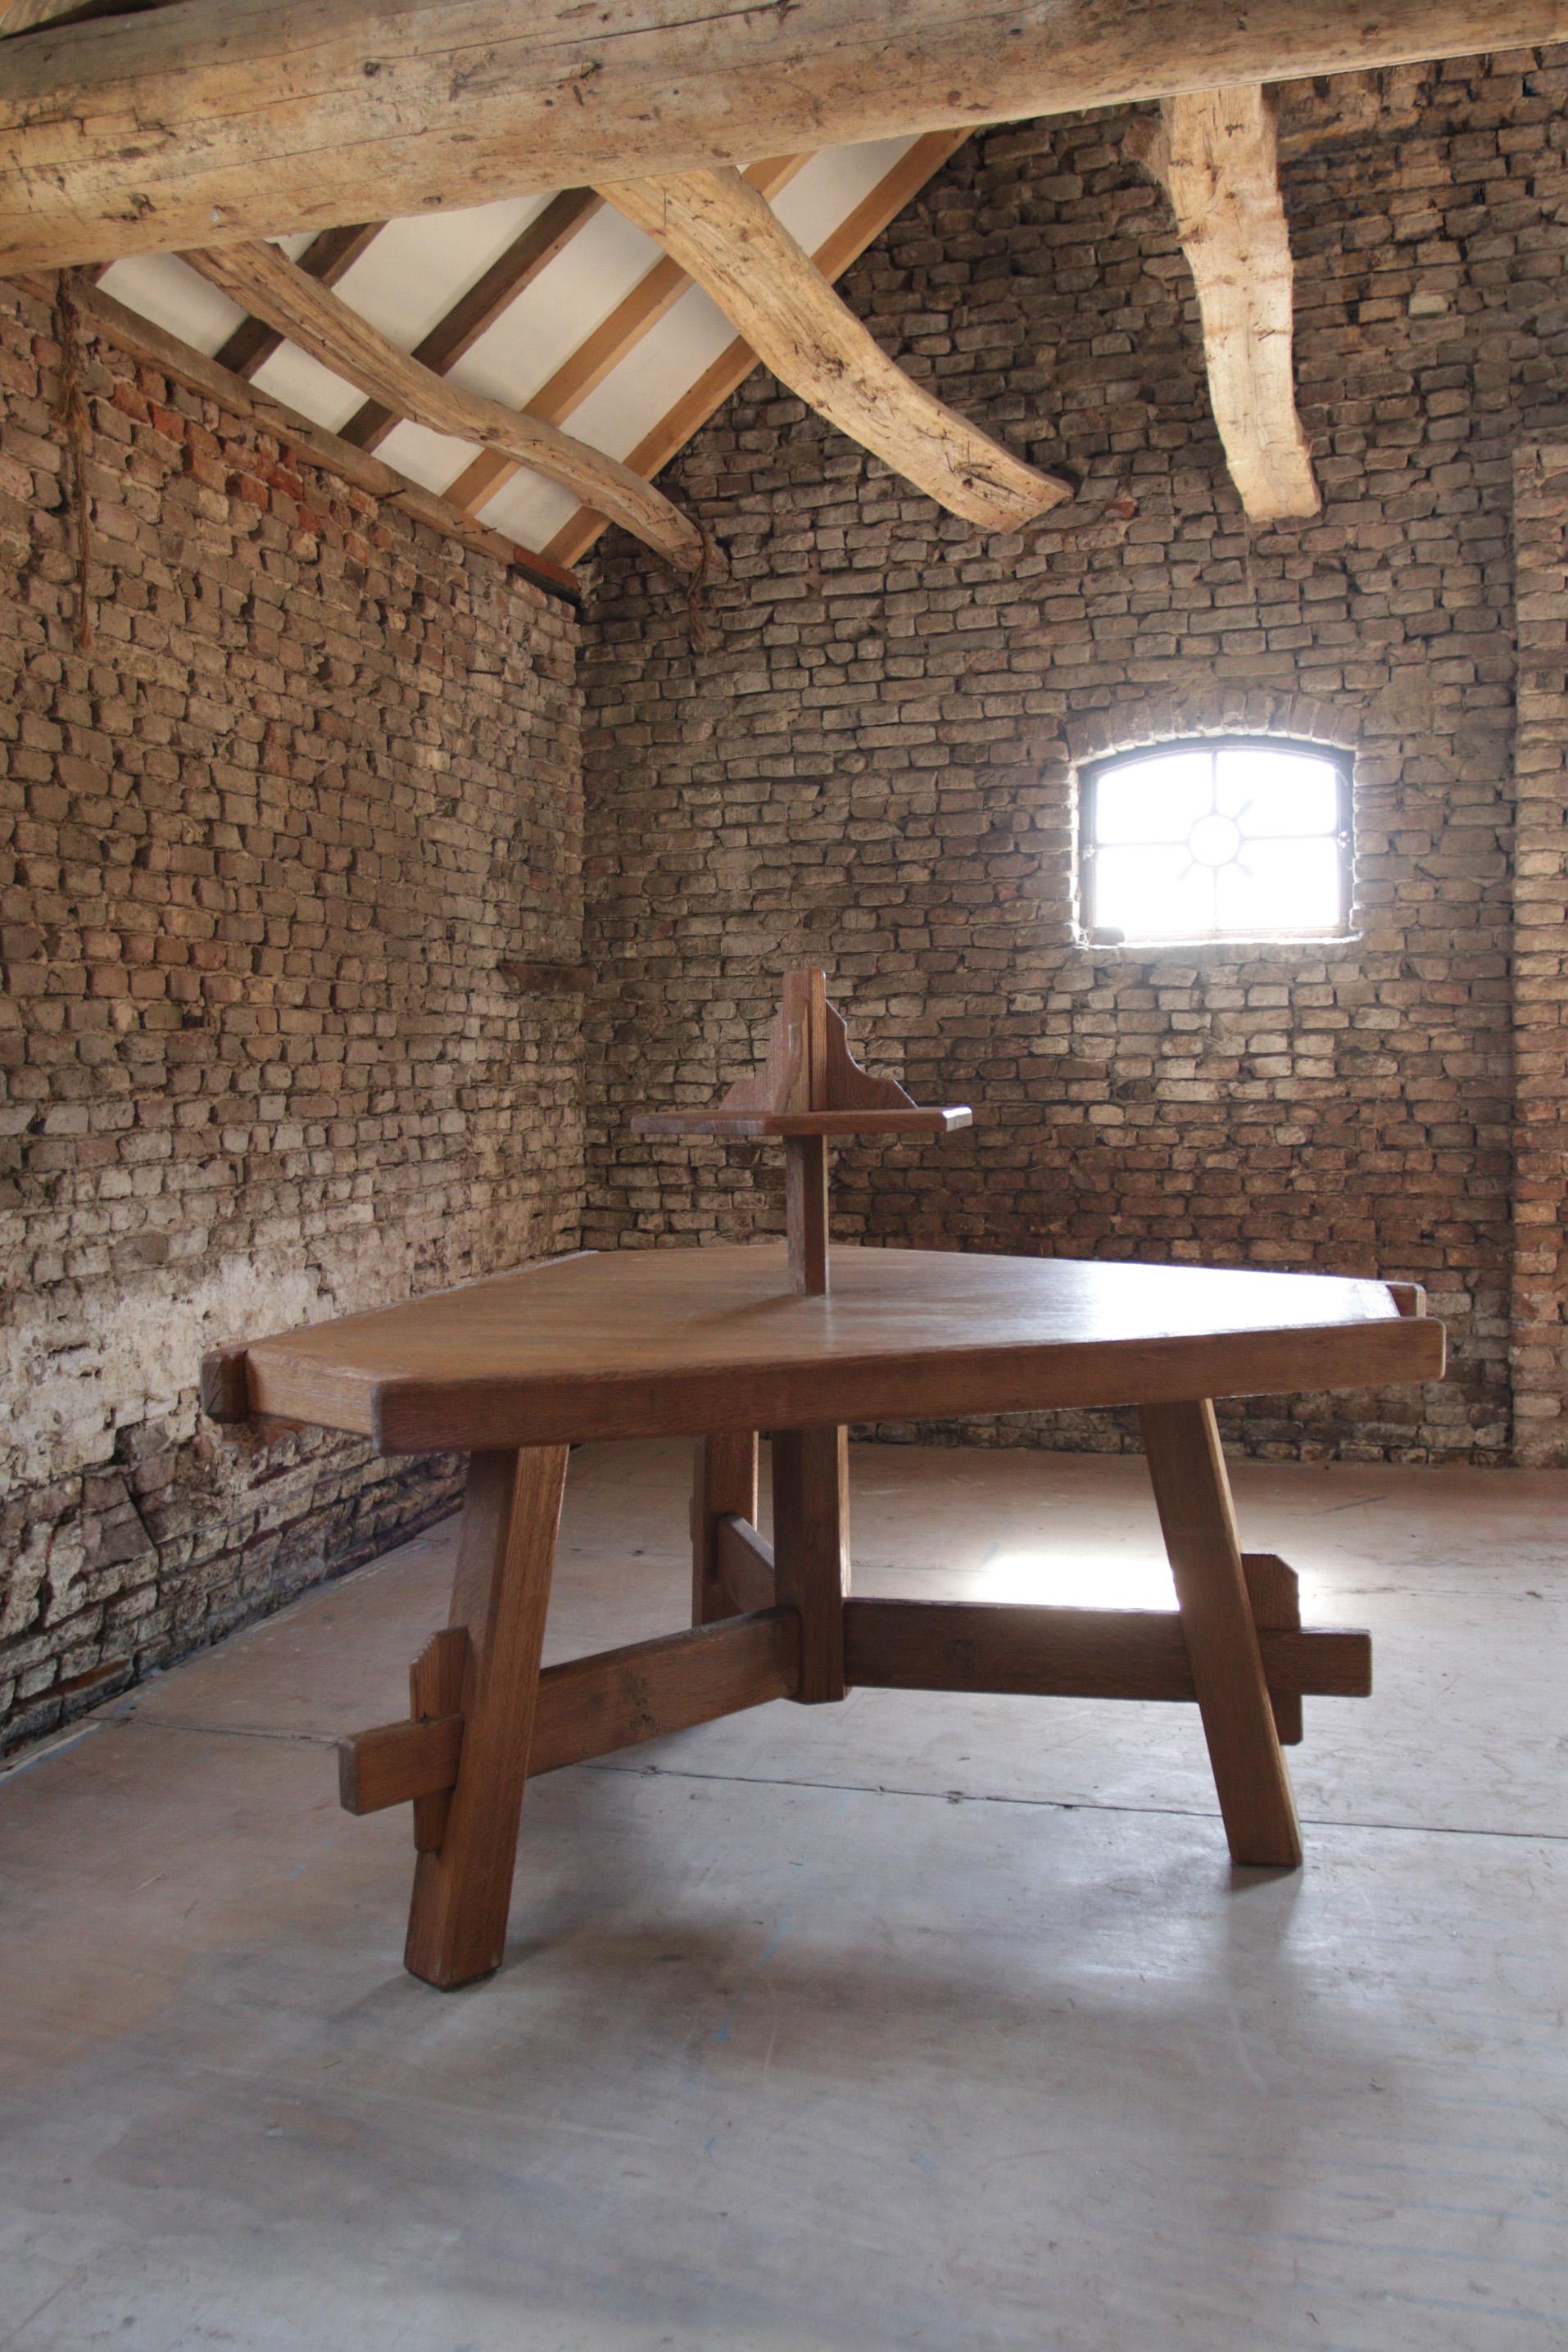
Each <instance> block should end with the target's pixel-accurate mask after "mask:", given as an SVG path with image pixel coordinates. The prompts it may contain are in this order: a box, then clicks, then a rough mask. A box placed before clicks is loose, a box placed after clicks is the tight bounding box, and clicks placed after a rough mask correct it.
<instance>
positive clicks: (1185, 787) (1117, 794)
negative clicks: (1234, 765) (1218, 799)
mask: <svg viewBox="0 0 1568 2352" xmlns="http://www.w3.org/2000/svg"><path fill="white" fill-rule="evenodd" d="M1212 768H1213V762H1212V761H1211V760H1210V758H1209V755H1208V753H1207V752H1206V751H1181V752H1177V753H1175V754H1173V756H1172V757H1171V758H1169V759H1163V760H1128V761H1123V762H1122V763H1121V764H1120V765H1119V766H1117V767H1114V768H1104V769H1102V770H1101V771H1100V781H1099V782H1098V783H1097V784H1096V785H1095V788H1094V837H1095V839H1096V841H1117V842H1121V841H1128V842H1131V841H1184V840H1185V839H1186V837H1187V835H1188V832H1189V831H1190V830H1191V828H1192V826H1193V824H1194V823H1195V822H1196V820H1197V819H1198V818H1199V817H1200V816H1202V815H1203V814H1204V813H1205V810H1206V809H1207V808H1208V806H1209V797H1210V793H1211V792H1212V790H1213V783H1212V778H1211V771H1212Z"/></svg>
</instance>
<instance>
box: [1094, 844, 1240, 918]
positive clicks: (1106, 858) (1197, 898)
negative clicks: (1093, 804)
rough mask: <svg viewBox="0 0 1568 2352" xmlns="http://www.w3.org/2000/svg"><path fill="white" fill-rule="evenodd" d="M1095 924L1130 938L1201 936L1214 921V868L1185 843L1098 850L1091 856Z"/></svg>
mask: <svg viewBox="0 0 1568 2352" xmlns="http://www.w3.org/2000/svg"><path fill="white" fill-rule="evenodd" d="M1094 864H1095V907H1094V919H1095V921H1096V923H1097V924H1101V925H1110V927H1111V928H1112V929H1116V930H1119V931H1124V932H1125V933H1126V934H1127V937H1128V938H1129V939H1130V940H1162V939H1194V938H1199V939H1201V938H1202V937H1203V936H1204V935H1205V932H1209V931H1212V930H1213V929H1214V921H1215V897H1214V873H1213V870H1212V868H1210V867H1208V866H1198V865H1196V864H1194V860H1193V859H1192V857H1191V856H1189V855H1188V852H1187V850H1186V848H1185V846H1184V845H1177V846H1175V847H1173V848H1152V849H1102V850H1100V851H1099V852H1098V853H1097V854H1096V856H1095V861H1094Z"/></svg>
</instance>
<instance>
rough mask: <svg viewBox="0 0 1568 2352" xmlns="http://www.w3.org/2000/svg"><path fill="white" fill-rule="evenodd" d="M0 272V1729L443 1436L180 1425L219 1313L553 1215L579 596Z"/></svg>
mask: <svg viewBox="0 0 1568 2352" xmlns="http://www.w3.org/2000/svg"><path fill="white" fill-rule="evenodd" d="M58 360H59V353H58V347H57V345H56V343H55V341H54V331H53V321H52V319H51V315H50V313H49V312H48V310H47V309H45V308H43V307H42V306H40V305H39V304H37V303H36V302H34V301H32V300H31V299H27V298H26V297H24V296H22V295H20V294H18V293H16V292H15V291H14V290H11V289H0V659H3V661H4V665H5V687H6V691H5V697H4V706H5V707H4V709H0V795H3V798H0V809H3V812H4V814H3V817H0V921H3V924H4V939H3V942H0V945H3V952H4V957H5V978H6V983H7V986H6V998H5V1005H4V1009H3V1011H0V1023H3V1024H4V1025H3V1026H0V1080H3V1094H0V1149H3V1150H4V1152H5V1170H4V1179H3V1182H0V1217H3V1221H4V1222H3V1228H0V1251H3V1256H0V1284H3V1285H4V1288H5V1296H6V1299H7V1313H6V1328H5V1394H6V1398H7V1404H8V1413H7V1422H6V1427H5V1434H4V1442H3V1448H0V1468H3V1472H4V1476H5V1500H4V1503H3V1505H0V1725H3V1726H4V1729H3V1731H0V1738H19V1737H21V1736H23V1735H24V1734H26V1733H27V1732H35V1731H38V1730H41V1729H46V1728H47V1727H49V1725H50V1724H52V1723H54V1722H56V1721H58V1720H59V1719H60V1717H62V1715H64V1714H66V1713H68V1711H69V1710H70V1709H71V1708H72V1707H73V1706H79V1705H81V1704H83V1703H85V1701H86V1700H87V1699H88V1698H96V1697H99V1696H102V1695H103V1693H104V1692H105V1691H106V1690H110V1689H112V1688H114V1687H115V1686H116V1685H117V1683H118V1682H120V1681H123V1680H126V1679H129V1678H130V1676H131V1675H132V1674H133V1673H135V1672H137V1671H139V1670H140V1669H142V1668H144V1667H145V1666H147V1665H149V1664H157V1663H158V1662H160V1661H162V1660H164V1659H166V1658H168V1657H170V1656H172V1655H174V1654H176V1653H177V1652H179V1651H180V1650H183V1649H186V1648H189V1647H191V1646H193V1645H195V1644H196V1643H202V1642H204V1641H206V1640H209V1639H211V1638H212V1637H213V1636H214V1635H215V1634H216V1633H220V1632H223V1631H225V1630H226V1629H227V1628H229V1627H231V1626H233V1625H234V1624H236V1623H237V1622H241V1621H243V1620H244V1619H245V1618H246V1617H247V1616H251V1615H254V1614H256V1613H258V1612H259V1611H261V1610H263V1609H265V1608H267V1607H269V1606H271V1605H273V1604H275V1603H276V1602H277V1601H279V1600H280V1599H281V1598H283V1597H286V1596H287V1594H288V1593H289V1592H290V1591H293V1590H295V1589H296V1588H298V1587H299V1586H300V1584H302V1583H304V1582H307V1581H309V1580H311V1579H313V1578H316V1577H319V1576H321V1574H323V1573H324V1572H326V1571H327V1570H332V1569H340V1568H342V1567H344V1566H346V1565H348V1564H350V1563H351V1562H353V1561H354V1560H357V1559H363V1558H365V1557H367V1556H369V1555H370V1554H371V1553H373V1552H374V1550H376V1549H378V1548H380V1547H381V1546H382V1545H383V1544H384V1543H385V1542H386V1541H387V1540H388V1539H389V1538H393V1537H395V1536H396V1535H399V1534H401V1533H404V1532H406V1531H408V1530H410V1529H411V1528H413V1527H414V1526H416V1525H417V1524H419V1523H420V1522H421V1521H422V1520H424V1519H425V1518H427V1517H430V1516H431V1515H432V1514H434V1513H435V1512H436V1511H437V1510H438V1509H441V1508H444V1507H447V1505H448V1504H449V1502H450V1500H451V1499H452V1496H453V1484H452V1471H453V1465H452V1464H451V1463H449V1462H444V1461H435V1462H425V1461H413V1462H397V1461H393V1462H385V1463H383V1462H376V1461H374V1460H373V1459H371V1458H370V1457H369V1455H368V1454H367V1451H366V1449H365V1448H364V1447H363V1445H361V1444H358V1443H357V1442H350V1441H346V1440H336V1439H331V1438H329V1437H326V1436H324V1435H315V1436H309V1437H306V1436H295V1437H289V1438H286V1439H283V1440H281V1441H279V1442H275V1443H273V1444H268V1445H260V1444H258V1443H257V1441H256V1440H255V1439H254V1438H253V1437H247V1436H245V1435H240V1436H237V1437H236V1436H232V1435H228V1434H223V1435H220V1434H219V1433H216V1431H215V1430H214V1429H213V1428H212V1427H211V1426H210V1425H209V1424H205V1423H200V1422H199V1421H198V1420H197V1417H196V1413H195V1397H194V1381H195V1372H196V1367H197V1363H198V1360H199V1359H200V1356H201V1354H202V1352H203V1350H204V1349H205V1348H207V1347H209V1346H212V1345H214V1344H216V1343H218V1342H221V1341H224V1340H228V1339H237V1338H240V1337H244V1336H246V1335H252V1336H254V1335H256V1334H258V1333H259V1332H262V1331H266V1330H269V1329H278V1328H286V1327H288V1326H289V1325H291V1324H298V1323H302V1322H306V1321H312V1320H320V1319H321V1318H325V1317H327V1316H329V1315H331V1314H335V1313H340V1312H342V1311H345V1310H346V1309H349V1308H352V1307H362V1306H367V1305H371V1304H374V1303H377V1302H380V1301H382V1300H385V1299H388V1298H391V1297H397V1296H402V1295H405V1294H406V1293H407V1292H409V1291H417V1290H421V1289H427V1288H430V1287H432V1286H437V1285H439V1284H442V1283H448V1282H455V1281H459V1280H462V1279H464V1278H466V1277H468V1276H472V1275H476V1274H480V1273H483V1272H486V1271H488V1270H490V1269H493V1268H496V1267H499V1266H503V1265H512V1264H516V1263H518V1262H519V1261H521V1260H524V1259H527V1258H530V1257H532V1256H536V1255H542V1254H545V1253H548V1252H550V1251H552V1250H553V1249H557V1248H559V1247H561V1246H563V1245H570V1244H572V1243H574V1240H575V1238H576V1229H577V1222H578V1216H579V1211H580V1202H581V1181H582V1157H581V1128H580V1107H579V1078H580V1052H579V1045H578V1037H577V1023H576V1007H575V1003H574V1001H572V1000H564V1001H563V1000H552V999H549V998H523V997H521V996H519V995H518V994H517V993H516V992H515V990H514V989H513V988H512V987H511V986H510V984H509V982H508V980H507V977H506V975H505V972H504V971H503V970H502V968H501V967H502V966H503V965H504V964H505V963H507V962H509V961H516V960H518V959H523V960H528V959H540V960H549V959H554V958H564V959H567V960H569V961H573V962H575V961H577V960H578V957H579V955H580V953H581V944H580V922H581V872H580V863H581V805H580V763H579V749H578V724H577V709H576V698H575V687H574V658H575V654H574V640H575V635H576V627H577V624H576V621H575V618H574V615H573V614H571V613H570V612H569V611H568V610H567V609H566V608H565V607H563V605H561V604H559V603H553V602H551V601H549V600H547V599H545V598H544V597H542V596H541V595H540V594H539V593H538V592H537V591H535V590H532V589H531V588H528V587H526V586H523V585H521V584H520V583H517V582H516V581H514V580H511V579H509V578H508V577H507V576H506V575H505V574H504V573H503V572H502V571H501V569H500V567H499V566H498V565H496V564H494V563H491V562H489V561H487V560H486V559H485V558H482V557H479V556H475V555H469V554H467V553H465V552H464V551H461V550H460V549H458V548H456V547H455V546H454V545H452V544H451V543H450V542H447V541H441V540H439V539H437V538H435V537H433V536H431V535H430V534H428V533H426V532H425V531H423V530H420V529H419V528H417V527H416V525H414V524H413V523H412V522H410V521H409V520H407V519H406V518H405V517H404V516H402V515H401V514H399V513H398V512H397V511H396V510H395V509H386V510H384V511H378V510H377V508H376V505H375V502H374V500H373V499H366V498H363V497H361V496H360V495H358V494H357V493H353V492H351V491H349V490H347V489H345V488H344V487H343V486H342V484H341V483H339V482H337V481H336V480H334V479H332V478H330V477H327V476H323V475H321V474H319V473H315V472H311V471H308V470H305V469H303V468H301V469H299V470H296V469H295V468H294V467H292V466H291V464H290V462H289V457H287V455H286V454H281V453H280V452H279V449H278V447H277V446H276V445H275V444H273V443H271V442H269V441H268V440H267V439H266V438H265V437H263V436H258V434H257V433H255V432H254V431H251V430H247V429H246V428H245V427H244V426H243V425H240V424H238V423H237V422H236V421H235V420H232V419H226V418H225V417H224V416H222V415H220V414H219V413H217V411H216V409H214V408H213V407H212V406H211V405H210V404H204V403H203V402H201V401H199V400H197V399H195V398H194V397H192V396H190V395H188V394H184V393H183V392H180V391H178V390H177V389H174V388H171V387H170V386H168V385H167V384H165V383H163V382H162V381H161V380H160V379H158V378H157V377H155V376H154V375H153V374H152V373H150V372H148V371H145V370H142V371H137V370H135V369H134V368H133V367H132V365H131V364H130V363H129V362H123V361H121V359H119V357H118V356H117V355H116V354H115V353H113V352H110V350H109V349H108V348H107V347H104V348H103V349H102V350H99V349H97V348H96V347H93V346H89V348H88V351H87V353H86V366H85V373H84V389H85V391H86V393H87V394H88V397H89V426H90V440H89V446H88V449H87V453H86V467H85V475H86V488H87V491H88V494H89V509H88V512H89V531H90V540H89V572H88V599H87V611H88V619H89V625H90V632H91V635H90V643H89V645H88V646H86V647H85V648H84V647H83V646H81V645H80V644H79V640H78V632H77V616H78V610H79V606H78V595H79V583H78V576H77V575H78V562H79V550H78V545H77V541H76V535H75V521H76V515H77V512H78V511H79V509H78V508H77V505H76V501H75V499H74V498H71V499H67V500H65V502H64V503H62V481H63V480H64V481H66V482H67V483H68V457H67V455H66V453H67V451H68V436H64V435H62V431H61V427H60V424H59V422H58V417H57V415H56V404H57V401H58V373H59V369H58Z"/></svg>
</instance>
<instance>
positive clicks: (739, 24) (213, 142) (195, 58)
mask: <svg viewBox="0 0 1568 2352" xmlns="http://www.w3.org/2000/svg"><path fill="white" fill-rule="evenodd" d="M301 22H302V18H301V12H300V11H299V10H297V9H293V8H280V7H279V6H278V5H277V0H183V5H180V6H177V7H169V8H153V9H152V10H150V11H148V12H146V13H143V14H141V15H135V16H120V17H104V18H100V19H96V20H93V21H90V22H88V23H85V24H77V25H70V24H68V25H61V26H49V27H47V29H45V30H42V31H39V32H36V33H33V34H30V35H28V36H26V37H24V38H21V39H16V40H10V41H5V42H0V270H5V269H16V268H39V267H43V268H58V267H60V266H61V265H62V264H68V263H81V262H92V261H104V260H110V259H113V258H116V257H120V256H121V255H126V254H132V253H155V252H161V251H162V252H167V251H169V250H170V249H180V248H184V247H195V246H211V245H214V244H219V245H221V244H227V243H238V242H242V241H244V240H246V239H248V238H252V237H256V236H279V235H283V234H287V233H290V232H293V231H297V230H300V229H311V230H315V229H321V228H331V227H334V226H337V225H338V224H340V223H342V222H344V221H356V220H362V219H363V217H364V215H365V213H366V212H367V211H374V212H375V213H378V214H382V215H387V216H392V215H410V214H414V215H417V214H422V213H425V212H426V211H429V210H431V209H433V208H437V207H452V206H456V205H473V204H479V203H482V202H484V201H486V200H487V199H489V198H493V197H497V196H503V195H505V196H510V195H516V194H520V193H521V192H523V191H525V190H527V189H529V188H531V187H532V188H541V187H543V188H553V187H560V186H562V185H563V184H568V183H570V184H580V183H582V182H584V181H586V182H590V183H592V184H594V185H595V186H603V185H605V184H607V183H608V182H610V181H614V180H624V179H634V178H646V177H648V176H650V175H662V174H667V173H676V172H683V171H688V170H691V169H707V168H710V167H711V166H712V165H713V164H715V163H743V162H745V161H746V160H747V159H748V158H750V157H752V156H754V155H759V154H779V153H784V152H793V151H794V150H795V149H797V148H801V147H805V146H816V147H821V146H837V145H840V144H843V143H845V142H852V141H856V140H866V139H880V138H896V137H900V136H909V135H910V134H915V133H919V132H921V131H930V130H932V129H936V128H939V127H941V126H943V125H951V126H953V127H956V126H957V125H958V124H960V123H962V124H963V126H964V127H966V128H968V129H971V130H973V129H974V128H976V127H978V126H979V125H980V124H981V123H984V122H1000V121H1017V120H1018V119H1019V117H1020V116H1026V115H1038V114H1062V113H1068V112H1072V111H1075V110H1079V109H1081V108H1084V107H1093V106H1106V105H1113V104H1119V103H1125V102H1127V101H1129V100H1141V99H1150V98H1163V97H1169V96H1173V95H1176V94H1178V93H1181V92H1186V91H1194V90H1203V89H1224V88H1234V87H1237V85H1239V84H1241V83H1244V82H1262V81H1265V80H1268V81H1282V80H1289V79H1296V78H1300V77H1301V76H1305V75H1314V74H1326V73H1334V72H1343V71H1347V70H1353V69H1358V68H1372V67H1379V66H1391V65H1399V64H1404V63H1407V62H1409V61H1411V60H1424V59H1428V58H1443V57H1453V56H1464V55H1467V54H1468V53H1471V52H1473V51H1475V50H1477V49H1489V50H1498V49H1516V48H1526V47H1531V45H1533V44H1535V43H1539V42H1549V41H1561V40H1563V39H1564V38H1565V37H1568V0H1376V5H1373V0H1316V5H1314V6H1312V7H1310V8H1303V7H1302V6H1301V5H1300V0H1248V5H1247V6H1246V7H1245V8H1240V9H1238V8H1237V5H1236V0H1182V5H1179V6H1178V5H1163V6H1141V7H1136V8H1108V7H1107V6H1106V5H1105V0H903V5H901V7H900V11H899V16H898V37H897V40H896V42H892V41H889V35H888V29H887V22H886V17H885V12H883V11H880V10H878V9H868V8H866V7H865V6H863V5H859V0H812V5H793V6H779V7H771V6H770V7H764V8H754V7H737V8H728V9H721V10H719V11H717V12H715V11H714V10H712V9H711V8H680V7H673V6H671V5H669V0H621V5H617V6H616V7H614V8H576V7H569V6H567V5H564V0H509V5H507V6H505V7H504V8H502V7H500V6H498V5H497V0H401V5H397V6H396V7H389V6H388V5H386V0H313V5H312V6H311V8H310V11H309V22H308V26H307V37H305V38H301ZM454 90H460V91H461V93H462V96H461V102H460V103H455V102H454V98H453V93H454ZM135 124H146V125H155V126H156V131H155V135H153V134H149V135H145V136H140V137H136V136H130V135H128V132H127V126H128V125H135Z"/></svg>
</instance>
